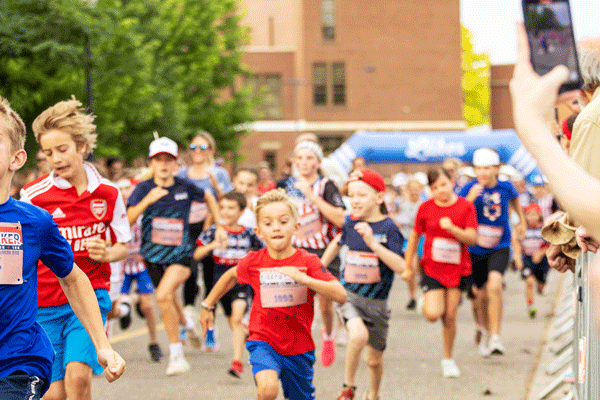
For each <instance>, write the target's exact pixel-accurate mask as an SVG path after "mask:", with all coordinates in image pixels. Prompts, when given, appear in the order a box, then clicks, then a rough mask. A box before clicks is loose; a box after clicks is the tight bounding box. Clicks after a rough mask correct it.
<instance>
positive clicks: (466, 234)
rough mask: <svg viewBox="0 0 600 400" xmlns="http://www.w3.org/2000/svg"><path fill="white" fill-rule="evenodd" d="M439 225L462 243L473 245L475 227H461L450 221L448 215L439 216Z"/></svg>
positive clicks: (475, 232)
mask: <svg viewBox="0 0 600 400" xmlns="http://www.w3.org/2000/svg"><path fill="white" fill-rule="evenodd" d="M440 227H441V228H442V229H445V230H446V231H448V233H450V234H451V235H452V236H454V237H455V238H456V239H457V240H458V241H460V242H462V243H464V244H467V245H474V244H475V243H476V242H477V231H476V230H475V228H465V229H463V228H461V227H458V226H456V225H454V224H453V223H452V220H450V218H449V217H442V218H440Z"/></svg>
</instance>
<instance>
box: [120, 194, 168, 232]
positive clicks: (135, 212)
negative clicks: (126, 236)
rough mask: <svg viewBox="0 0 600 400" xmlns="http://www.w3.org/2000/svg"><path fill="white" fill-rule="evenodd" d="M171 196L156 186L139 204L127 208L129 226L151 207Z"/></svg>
mask: <svg viewBox="0 0 600 400" xmlns="http://www.w3.org/2000/svg"><path fill="white" fill-rule="evenodd" d="M167 194H169V191H168V190H167V189H165V188H163V187H160V186H156V187H154V188H152V190H150V191H149V192H148V194H147V195H146V196H145V197H144V198H143V199H142V201H140V202H139V203H137V204H136V205H135V206H129V207H128V208H127V219H128V220H129V225H133V224H134V223H135V221H137V219H138V218H139V216H140V215H142V214H143V213H144V211H146V208H148V207H149V206H150V205H152V204H154V203H156V202H157V201H158V200H159V199H161V198H162V197H164V196H166V195H167Z"/></svg>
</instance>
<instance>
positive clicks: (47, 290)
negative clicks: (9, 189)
mask: <svg viewBox="0 0 600 400" xmlns="http://www.w3.org/2000/svg"><path fill="white" fill-rule="evenodd" d="M80 108H81V103H80V102H79V101H77V100H75V99H73V100H69V101H61V102H59V103H57V104H56V105H54V106H52V107H50V108H48V109H47V110H45V111H44V112H42V113H41V114H40V115H39V116H38V117H37V118H36V119H35V121H34V122H33V133H34V134H35V138H36V140H37V142H38V143H39V144H40V147H41V149H42V151H43V152H44V154H45V155H46V159H47V160H48V162H49V163H50V166H51V167H52V172H51V173H50V174H48V175H45V176H42V177H40V178H38V179H36V180H34V181H33V182H31V183H29V184H28V185H26V186H25V187H24V188H23V189H22V191H21V199H22V200H23V201H26V202H29V203H32V204H33V205H36V206H38V207H40V208H43V209H44V210H46V211H48V212H49V213H50V214H51V215H52V218H53V219H54V221H55V222H56V223H57V224H58V226H59V230H60V233H61V234H62V235H63V236H64V237H65V239H67V241H68V242H69V244H70V245H71V248H72V249H73V253H74V255H75V263H76V264H77V265H78V266H79V267H80V268H81V269H82V270H83V272H85V273H86V275H87V276H88V277H89V279H90V282H91V284H92V287H93V288H94V291H95V293H96V297H97V300H98V303H99V305H100V311H101V313H102V319H103V321H104V322H106V315H107V313H108V312H109V311H110V309H111V301H110V297H109V294H108V290H109V288H110V275H111V269H110V264H109V263H111V262H115V261H119V260H121V259H123V258H124V257H125V255H126V254H127V245H126V243H127V242H128V241H129V240H130V239H131V232H130V230H129V222H128V221H127V215H126V213H125V206H124V203H123V199H122V197H121V193H120V191H119V189H118V188H117V187H116V186H115V185H114V184H113V183H111V182H109V181H108V180H106V179H104V178H102V177H101V176H100V174H99V173H98V171H97V170H96V168H94V166H92V165H91V164H89V163H87V162H84V161H83V160H84V159H85V158H86V157H87V156H88V155H89V154H91V152H92V150H93V149H94V147H95V146H96V134H95V133H94V132H95V129H96V126H95V125H94V123H93V121H94V116H92V115H87V114H85V113H84V112H82V110H81V109H80ZM111 244H112V245H111ZM37 278H38V289H37V290H38V305H39V307H40V308H39V309H38V314H37V320H38V322H39V323H40V325H42V327H43V328H44V330H45V331H46V332H47V333H48V336H49V337H50V341H51V342H52V346H53V347H54V351H55V352H56V359H55V361H54V365H53V367H52V383H51V385H50V389H49V390H48V393H46V395H45V397H44V398H45V399H65V398H67V397H69V398H70V399H90V398H91V384H92V372H94V373H96V374H99V373H101V372H102V370H103V368H102V367H101V366H100V365H99V364H98V362H97V361H96V354H95V351H94V346H93V343H92V341H91V339H90V337H89V336H88V335H87V333H86V332H85V329H84V327H83V325H82V324H81V323H80V321H79V320H78V318H77V316H76V315H75V313H74V312H73V310H72V308H71V306H70V305H69V304H68V300H67V297H66V296H65V293H64V292H63V291H62V290H61V285H60V283H59V281H58V279H57V278H56V276H55V275H54V274H53V273H52V271H51V270H50V269H49V268H48V267H47V266H45V265H44V264H40V266H39V268H38V273H37Z"/></svg>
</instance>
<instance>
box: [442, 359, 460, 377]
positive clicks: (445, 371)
mask: <svg viewBox="0 0 600 400" xmlns="http://www.w3.org/2000/svg"><path fill="white" fill-rule="evenodd" d="M442 376H443V377H444V378H458V377H459V376H460V369H458V365H456V362H455V361H454V360H453V359H451V358H449V359H443V360H442Z"/></svg>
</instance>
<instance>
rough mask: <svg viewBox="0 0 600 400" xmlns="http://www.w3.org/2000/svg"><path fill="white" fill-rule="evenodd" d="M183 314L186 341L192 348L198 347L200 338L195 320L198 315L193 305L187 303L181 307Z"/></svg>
mask: <svg viewBox="0 0 600 400" xmlns="http://www.w3.org/2000/svg"><path fill="white" fill-rule="evenodd" d="M183 314H184V315H185V320H186V326H185V337H186V339H187V341H188V343H189V344H190V345H191V346H192V347H194V348H196V349H197V348H200V345H201V339H200V334H198V330H197V327H196V322H195V321H197V320H198V319H199V317H198V314H197V313H196V310H194V306H191V305H187V306H185V307H184V308H183Z"/></svg>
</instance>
